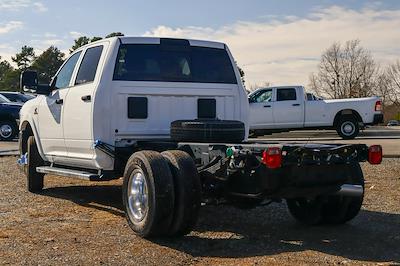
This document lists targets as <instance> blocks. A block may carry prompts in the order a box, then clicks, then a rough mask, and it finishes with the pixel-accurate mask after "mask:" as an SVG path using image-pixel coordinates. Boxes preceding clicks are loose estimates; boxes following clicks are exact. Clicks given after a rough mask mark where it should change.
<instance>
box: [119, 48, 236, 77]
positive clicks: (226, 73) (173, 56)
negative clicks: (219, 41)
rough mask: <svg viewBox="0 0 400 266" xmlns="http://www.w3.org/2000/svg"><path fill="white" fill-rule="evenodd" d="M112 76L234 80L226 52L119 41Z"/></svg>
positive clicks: (233, 73) (213, 49) (214, 49)
mask: <svg viewBox="0 0 400 266" xmlns="http://www.w3.org/2000/svg"><path fill="white" fill-rule="evenodd" d="M114 80H129V81H167V82H168V81H169V82H197V83H229V84H236V83H237V81H236V76H235V72H234V70H233V67H232V63H231V60H230V58H229V56H228V53H227V52H226V50H224V49H216V48H208V47H197V46H189V47H173V49H165V48H163V47H162V46H161V45H158V44H123V45H121V46H120V48H119V52H118V56H117V61H116V64H115V69H114Z"/></svg>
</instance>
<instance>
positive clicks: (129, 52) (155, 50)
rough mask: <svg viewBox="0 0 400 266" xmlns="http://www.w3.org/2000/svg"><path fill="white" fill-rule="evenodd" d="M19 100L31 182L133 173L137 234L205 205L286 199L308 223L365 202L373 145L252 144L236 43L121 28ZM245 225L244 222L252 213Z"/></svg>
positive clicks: (156, 231)
mask: <svg viewBox="0 0 400 266" xmlns="http://www.w3.org/2000/svg"><path fill="white" fill-rule="evenodd" d="M21 88H25V89H28V90H35V91H36V93H37V94H40V96H38V97H37V98H36V99H34V100H31V101H28V102H27V103H26V104H24V106H23V107H22V110H21V125H20V138H19V141H20V159H19V163H20V165H21V166H23V169H24V173H25V175H26V180H27V188H28V191H30V192H34V193H37V192H40V191H41V190H42V189H43V184H44V183H43V180H44V175H45V174H56V175H62V176H68V177H78V178H83V179H86V180H91V181H102V180H109V179H118V178H120V177H123V178H124V181H123V185H122V203H123V206H124V211H125V215H126V218H127V221H128V224H129V226H130V227H131V228H132V229H133V230H134V231H135V232H136V233H137V234H138V235H140V236H143V237H148V236H179V235H184V234H187V233H189V232H190V231H191V230H192V228H193V226H194V225H195V223H196V220H197V217H198V215H199V208H200V206H201V205H202V204H219V203H221V204H228V203H229V204H233V205H237V206H241V207H246V208H251V207H256V206H258V205H263V204H268V203H271V202H273V201H279V200H281V199H286V200H287V203H288V208H289V210H290V212H291V214H292V215H293V216H294V217H295V218H296V219H298V220H299V221H301V222H304V223H308V224H323V223H325V224H340V223H345V222H347V221H349V220H351V219H353V218H354V217H355V216H356V215H357V214H358V212H359V210H360V208H361V205H362V201H363V194H364V186H363V184H364V179H363V174H362V169H361V168H360V165H359V162H364V161H367V160H368V161H369V162H370V163H372V164H379V163H380V162H381V160H382V149H381V147H380V146H376V145H373V146H371V147H367V146H366V145H364V144H355V145H348V144H346V145H342V144H327V145H322V144H309V145H304V144H292V143H290V144H285V143H277V142H273V143H248V142H246V141H247V135H248V130H249V128H248V124H249V123H248V111H249V110H248V108H249V104H248V99H247V95H246V93H245V90H244V88H243V85H242V82H241V79H240V74H239V70H238V69H237V67H236V64H235V61H234V59H233V57H232V55H231V54H230V52H229V49H228V47H227V45H225V44H223V43H218V42H209V41H200V40H186V39H169V38H144V37H143V38H142V37H139V38H135V37H114V38H107V39H105V40H100V41H97V42H93V43H90V44H88V45H86V46H83V47H80V48H79V49H77V50H76V51H74V52H73V53H72V54H71V55H70V57H69V58H68V59H67V60H66V61H65V62H64V64H63V65H62V66H61V68H60V70H59V71H58V72H57V73H56V76H55V77H54V78H53V81H52V83H51V84H50V85H39V84H37V73H35V72H32V71H26V72H23V73H22V76H21ZM243 223H244V224H245V223H246V221H243Z"/></svg>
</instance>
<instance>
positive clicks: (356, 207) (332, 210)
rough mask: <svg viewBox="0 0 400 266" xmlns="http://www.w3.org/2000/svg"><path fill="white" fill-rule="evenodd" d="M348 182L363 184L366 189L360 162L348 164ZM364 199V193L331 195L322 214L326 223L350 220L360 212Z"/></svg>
mask: <svg viewBox="0 0 400 266" xmlns="http://www.w3.org/2000/svg"><path fill="white" fill-rule="evenodd" d="M345 167H346V168H347V171H346V172H347V173H348V176H347V182H346V183H348V184H353V185H361V186H362V187H363V190H364V175H363V173H362V170H361V167H360V164H359V163H354V164H351V165H346V166H345ZM363 200H364V191H363V194H362V195H361V196H359V197H349V196H329V197H328V199H327V200H326V202H325V203H324V206H323V209H322V216H323V219H324V223H327V224H343V223H346V222H347V221H350V220H351V219H353V218H354V217H356V216H357V214H358V213H359V212H360V209H361V206H362V203H363Z"/></svg>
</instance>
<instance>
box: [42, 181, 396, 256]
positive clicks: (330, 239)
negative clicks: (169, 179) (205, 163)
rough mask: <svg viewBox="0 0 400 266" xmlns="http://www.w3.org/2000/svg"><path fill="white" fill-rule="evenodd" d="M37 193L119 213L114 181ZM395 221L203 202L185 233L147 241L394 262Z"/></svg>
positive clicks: (203, 249) (231, 251) (391, 216)
mask: <svg viewBox="0 0 400 266" xmlns="http://www.w3.org/2000/svg"><path fill="white" fill-rule="evenodd" d="M43 195H47V196H51V197H56V198H62V199H66V200H70V201H72V202H74V203H76V204H79V205H82V206H84V207H91V208H95V209H98V210H102V211H108V212H110V213H111V214H113V215H118V216H121V217H123V216H124V213H123V208H122V202H121V187H120V186H117V185H112V186H110V185H105V186H103V185H96V186H71V187H57V188H48V189H45V190H44V192H43ZM399 226H400V214H395V213H385V212H375V211H368V210H362V211H361V212H360V214H359V215H358V216H357V217H356V218H355V219H354V220H353V221H351V222H350V223H348V224H345V225H339V226H317V227H308V226H304V225H300V224H298V223H296V222H295V221H294V220H293V219H292V217H291V216H290V214H289V213H288V211H287V209H286V205H285V204H284V203H279V204H272V205H270V206H267V207H257V208H255V209H251V210H241V209H237V208H234V207H228V206H206V207H203V208H202V210H201V214H200V218H199V222H198V225H197V227H196V228H195V231H194V232H192V233H191V234H189V235H187V236H184V237H181V238H175V239H151V241H153V242H154V243H157V244H160V245H163V246H166V247H169V248H172V249H175V250H178V251H181V252H185V253H187V254H190V255H192V256H196V257H221V258H246V257H254V256H267V255H275V254H281V253H286V252H301V251H307V250H313V251H318V252H322V253H325V254H327V255H334V256H340V257H344V258H345V259H343V260H346V259H351V260H361V261H370V262H387V261H391V262H395V263H400V230H399V228H400V227H399ZM327 260H329V258H327Z"/></svg>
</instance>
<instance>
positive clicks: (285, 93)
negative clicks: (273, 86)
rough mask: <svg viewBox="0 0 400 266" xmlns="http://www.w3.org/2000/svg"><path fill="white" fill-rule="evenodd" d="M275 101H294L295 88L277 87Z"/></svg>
mask: <svg viewBox="0 0 400 266" xmlns="http://www.w3.org/2000/svg"><path fill="white" fill-rule="evenodd" d="M276 100H277V101H295V100H296V89H278V90H277V92H276Z"/></svg>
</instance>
